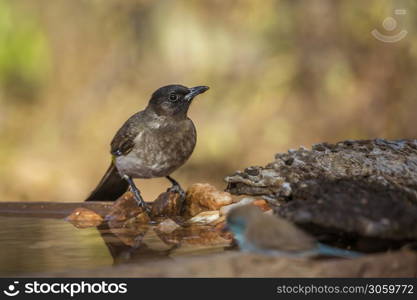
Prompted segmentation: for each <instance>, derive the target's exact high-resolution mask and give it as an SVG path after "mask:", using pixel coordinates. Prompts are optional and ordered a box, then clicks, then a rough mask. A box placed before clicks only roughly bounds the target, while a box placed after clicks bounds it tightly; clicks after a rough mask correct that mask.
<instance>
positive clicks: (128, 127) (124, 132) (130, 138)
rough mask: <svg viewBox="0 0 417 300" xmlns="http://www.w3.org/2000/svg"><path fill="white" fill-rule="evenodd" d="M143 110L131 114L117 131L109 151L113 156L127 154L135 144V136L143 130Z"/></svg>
mask: <svg viewBox="0 0 417 300" xmlns="http://www.w3.org/2000/svg"><path fill="white" fill-rule="evenodd" d="M142 115H143V112H139V113H137V114H134V115H133V116H131V117H130V118H129V119H128V120H127V121H126V122H125V123H124V124H123V126H122V127H121V128H120V129H119V130H118V131H117V133H116V135H115V136H114V138H113V140H112V141H111V150H110V153H111V154H112V155H114V156H121V155H127V154H129V152H130V151H132V149H133V147H134V146H135V142H134V141H135V138H136V137H137V135H138V134H139V133H140V132H141V131H142V130H143V127H144V125H143V122H141V119H142V118H143V116H142Z"/></svg>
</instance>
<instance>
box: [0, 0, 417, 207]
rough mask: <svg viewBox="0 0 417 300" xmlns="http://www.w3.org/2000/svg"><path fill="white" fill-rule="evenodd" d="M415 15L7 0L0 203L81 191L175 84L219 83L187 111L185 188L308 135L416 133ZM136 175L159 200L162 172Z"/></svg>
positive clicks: (67, 197)
mask: <svg viewBox="0 0 417 300" xmlns="http://www.w3.org/2000/svg"><path fill="white" fill-rule="evenodd" d="M400 8H401V9H406V10H407V14H406V15H398V16H395V15H394V10H395V9H400ZM416 13H417V5H416V2H415V1H412V0H409V1H385V0H372V1H366V2H364V1H359V0H354V1H348V0H345V1H341V0H339V1H333V0H320V1H309V0H298V1H293V0H285V1H284V0H281V1H272V0H267V1H260V0H257V1H253V0H252V1H249V0H241V1H240V0H239V1H238V0H236V1H220V0H214V1H196V0H192V1H185V0H183V1H150V0H124V1H118V0H106V1H103V0H77V1H73V0H54V1H47V0H38V1H31V0H15V1H7V0H0V43H1V46H0V193H1V195H2V197H1V200H2V201H81V200H83V199H84V197H85V196H86V195H87V194H88V193H89V192H90V190H91V189H92V188H93V187H94V186H95V184H96V183H97V182H98V180H99V179H100V177H101V175H102V174H103V173H104V171H105V169H106V167H107V164H108V163H109V162H110V157H109V154H108V152H109V143H110V140H111V138H112V137H113V135H114V133H115V132H116V130H117V129H118V128H119V126H121V124H122V123H123V122H124V121H125V120H126V119H127V118H128V117H129V116H130V115H132V114H133V113H134V112H136V111H139V110H141V109H143V108H144V107H145V105H146V103H147V100H148V98H149V96H150V94H151V93H152V92H153V91H154V90H155V89H157V88H158V87H160V86H163V85H166V84H171V83H180V84H184V85H187V86H193V85H202V84H204V85H208V86H210V87H211V89H210V91H209V92H208V93H206V94H204V95H202V96H200V97H199V98H198V99H196V101H195V103H194V104H193V106H192V108H191V110H190V117H191V118H192V119H193V120H194V122H195V124H196V126H197V131H198V144H197V147H196V149H195V152H194V154H193V156H192V157H191V159H190V161H189V162H188V163H187V164H186V165H184V167H182V168H181V169H180V170H178V171H177V172H176V174H174V177H175V178H177V179H178V180H179V181H180V182H182V183H183V184H184V185H185V186H188V185H189V184H190V183H192V182H202V181H207V182H210V183H213V184H215V185H217V186H218V187H219V188H222V187H223V183H222V178H223V177H224V176H225V175H227V174H229V173H231V172H233V171H235V170H236V169H242V168H244V167H246V166H249V165H263V164H265V163H267V162H269V161H271V160H272V159H273V156H274V154H275V153H276V152H282V151H286V150H287V149H289V148H296V147H299V146H300V145H305V146H310V145H311V144H312V143H317V142H322V141H328V142H335V141H338V140H344V139H365V138H374V137H384V138H415V137H416V133H417V126H416V125H417V120H416V111H417V101H416V100H417V99H416V92H415V91H416V87H415V86H416V84H415V82H416V79H415V78H416V75H417V74H416V71H417V37H416V31H415V29H416V27H417V26H416V25H417V19H416V18H415V15H416ZM389 16H393V17H395V18H396V20H397V21H398V26H397V29H396V30H394V31H393V32H387V31H386V30H385V29H384V28H383V27H382V22H383V20H384V19H385V18H386V17H389ZM373 29H378V30H379V31H380V32H381V33H383V34H386V35H393V34H396V33H397V32H399V31H400V30H402V29H405V30H407V31H408V35H407V36H406V37H405V38H404V39H403V40H401V41H399V42H397V43H383V42H381V41H378V40H376V39H375V38H374V37H373V36H372V35H371V31H372V30H373ZM138 185H139V187H143V188H142V191H143V193H144V195H145V199H151V198H153V197H155V196H156V195H157V194H158V193H159V192H161V191H162V190H164V189H165V188H166V187H167V186H168V182H165V180H162V179H156V180H150V181H148V182H146V184H143V181H140V180H139V182H138Z"/></svg>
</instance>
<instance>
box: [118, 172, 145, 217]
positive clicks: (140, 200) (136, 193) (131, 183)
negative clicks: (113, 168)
mask: <svg viewBox="0 0 417 300" xmlns="http://www.w3.org/2000/svg"><path fill="white" fill-rule="evenodd" d="M123 178H124V179H125V180H126V181H127V183H129V186H130V190H131V191H132V193H133V196H134V197H135V200H136V202H137V203H138V205H139V206H141V207H142V208H143V209H144V210H145V211H146V213H147V214H149V213H150V212H151V210H150V208H149V207H148V205H147V204H146V203H145V201H144V200H143V198H142V196H141V194H140V191H139V189H138V188H137V187H136V185H135V182H134V181H133V179H132V177H130V176H127V175H124V176H123Z"/></svg>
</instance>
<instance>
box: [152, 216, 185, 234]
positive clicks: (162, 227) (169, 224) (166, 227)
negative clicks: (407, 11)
mask: <svg viewBox="0 0 417 300" xmlns="http://www.w3.org/2000/svg"><path fill="white" fill-rule="evenodd" d="M179 227H181V226H180V225H178V224H177V223H175V222H174V221H173V220H172V219H169V218H168V219H166V220H164V221H162V222H161V223H159V225H158V226H157V227H156V229H157V230H159V231H161V232H163V233H171V232H173V231H174V230H176V229H177V228H179Z"/></svg>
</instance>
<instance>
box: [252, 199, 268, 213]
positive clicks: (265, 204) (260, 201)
mask: <svg viewBox="0 0 417 300" xmlns="http://www.w3.org/2000/svg"><path fill="white" fill-rule="evenodd" d="M252 205H255V206H257V207H259V208H260V209H261V210H262V211H268V210H270V209H271V207H270V206H269V204H268V202H266V201H265V200H263V199H257V200H255V201H253V202H252Z"/></svg>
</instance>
